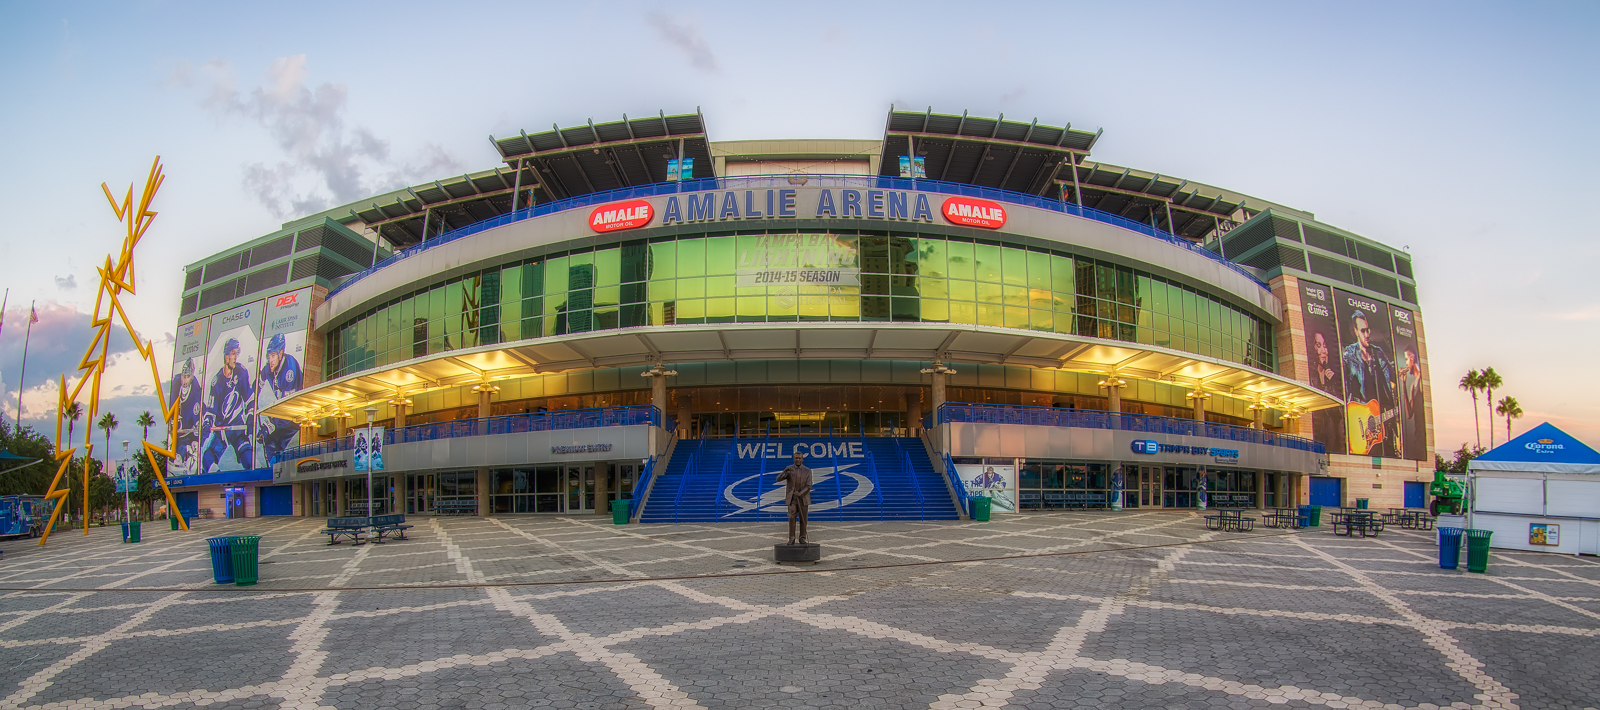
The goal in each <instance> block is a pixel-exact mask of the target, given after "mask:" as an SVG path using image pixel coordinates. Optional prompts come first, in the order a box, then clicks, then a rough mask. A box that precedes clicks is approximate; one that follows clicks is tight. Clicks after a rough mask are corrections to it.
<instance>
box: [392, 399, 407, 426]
mask: <svg viewBox="0 0 1600 710" xmlns="http://www.w3.org/2000/svg"><path fill="white" fill-rule="evenodd" d="M389 404H390V405H392V406H393V407H394V428H396V429H401V428H404V427H405V425H406V409H407V408H408V407H409V406H410V404H411V400H409V399H397V400H395V401H392V402H390V403H389Z"/></svg>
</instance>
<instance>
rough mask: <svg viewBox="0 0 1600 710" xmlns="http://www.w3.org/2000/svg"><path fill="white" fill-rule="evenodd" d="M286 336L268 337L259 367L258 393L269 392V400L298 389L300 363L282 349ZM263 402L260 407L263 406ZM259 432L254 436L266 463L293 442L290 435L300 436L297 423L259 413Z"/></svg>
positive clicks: (281, 399) (282, 398) (279, 400)
mask: <svg viewBox="0 0 1600 710" xmlns="http://www.w3.org/2000/svg"><path fill="white" fill-rule="evenodd" d="M287 347H288V339H287V338H285V337H283V334H282V333H279V334H277V335H274V336H272V339H271V340H268V341H267V362H266V364H264V365H262V366H261V378H260V380H259V381H258V385H259V386H260V388H261V391H262V393H271V395H272V402H273V403H276V402H281V401H283V400H284V399H287V398H288V397H289V395H292V394H294V393H296V392H299V391H300V387H301V384H302V383H303V381H304V378H303V377H302V375H301V372H300V362H299V361H298V360H295V358H294V356H293V355H290V354H289V353H287V352H285V349H286V348H287ZM266 404H267V403H263V405H262V408H263V409H265V408H266ZM259 432H260V434H259V435H258V436H257V438H258V439H259V440H260V442H261V455H262V456H264V457H265V459H266V460H267V461H268V462H270V461H272V457H273V456H276V455H277V454H279V453H281V452H282V451H283V450H284V449H287V448H289V446H290V445H292V444H293V443H294V438H295V437H296V436H299V435H300V426H299V425H298V424H295V423H294V422H293V421H290V420H288V419H279V418H277V417H269V416H266V415H262V416H261V423H260V429H259Z"/></svg>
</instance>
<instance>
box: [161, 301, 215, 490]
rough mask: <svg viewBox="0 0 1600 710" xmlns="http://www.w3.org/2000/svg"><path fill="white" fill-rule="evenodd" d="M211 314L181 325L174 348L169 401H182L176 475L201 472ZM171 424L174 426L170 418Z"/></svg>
mask: <svg viewBox="0 0 1600 710" xmlns="http://www.w3.org/2000/svg"><path fill="white" fill-rule="evenodd" d="M210 323H211V320H210V319H209V318H200V319H198V320H192V321H189V322H188V323H184V324H183V325H180V326H178V332H177V336H176V342H174V344H173V348H172V385H171V386H170V387H169V388H168V389H167V405H168V406H171V405H173V404H174V403H176V404H178V419H177V422H176V426H177V427H178V449H177V451H176V452H175V453H176V454H177V455H176V456H174V457H173V459H172V461H171V463H170V464H169V466H170V469H169V470H170V471H171V472H172V473H173V474H174V475H181V474H186V473H197V472H198V468H199V463H200V421H201V418H202V417H203V416H204V414H205V410H206V407H205V394H204V393H205V387H204V385H202V384H201V380H202V379H203V378H204V377H205V374H206V345H207V344H208V343H207V340H206V333H207V326H208V325H210ZM168 426H169V427H170V426H173V423H172V422H168Z"/></svg>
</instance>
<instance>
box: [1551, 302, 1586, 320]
mask: <svg viewBox="0 0 1600 710" xmlns="http://www.w3.org/2000/svg"><path fill="white" fill-rule="evenodd" d="M1545 318H1548V319H1550V320H1600V303H1596V304H1593V305H1589V306H1584V307H1583V308H1579V309H1577V310H1573V311H1566V312H1564V313H1551V314H1549V315H1546V316H1545Z"/></svg>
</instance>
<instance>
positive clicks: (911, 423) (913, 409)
mask: <svg viewBox="0 0 1600 710" xmlns="http://www.w3.org/2000/svg"><path fill="white" fill-rule="evenodd" d="M906 428H907V429H909V430H910V431H911V435H912V436H916V435H917V432H918V431H920V430H921V429H922V390H917V391H916V392H912V393H911V394H908V395H906Z"/></svg>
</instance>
